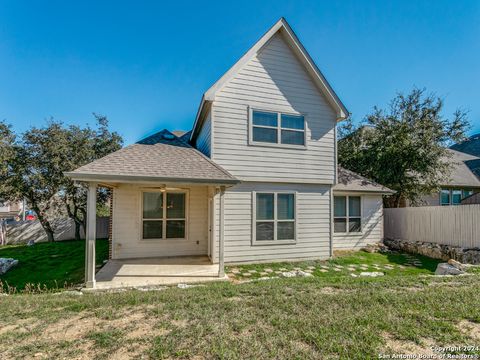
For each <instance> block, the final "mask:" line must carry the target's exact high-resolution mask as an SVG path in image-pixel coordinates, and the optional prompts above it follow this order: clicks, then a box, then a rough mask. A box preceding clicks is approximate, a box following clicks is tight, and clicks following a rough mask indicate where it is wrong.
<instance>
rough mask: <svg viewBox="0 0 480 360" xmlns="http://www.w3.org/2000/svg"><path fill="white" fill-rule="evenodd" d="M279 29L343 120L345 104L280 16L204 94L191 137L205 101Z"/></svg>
mask: <svg viewBox="0 0 480 360" xmlns="http://www.w3.org/2000/svg"><path fill="white" fill-rule="evenodd" d="M279 31H281V32H282V34H283V35H284V36H283V38H284V40H285V41H286V42H287V43H288V45H289V46H290V48H291V49H292V51H293V53H294V54H295V55H296V56H297V58H298V59H299V60H300V62H301V63H302V65H303V66H304V67H305V70H306V71H307V73H308V74H309V75H310V77H311V78H312V80H313V82H314V83H315V85H316V86H317V87H318V89H319V90H320V91H321V92H322V93H323V94H324V95H325V97H326V99H327V101H328V102H329V104H330V105H331V106H332V107H333V108H334V109H335V111H336V114H337V119H338V120H339V121H340V120H344V119H346V118H347V117H348V116H349V112H348V110H347V108H346V107H345V105H344V104H343V103H342V101H341V100H340V98H339V97H338V96H337V94H336V93H335V91H334V90H333V88H332V87H331V86H330V84H329V83H328V81H327V79H326V78H325V76H323V74H322V72H321V71H320V69H319V68H318V67H317V65H316V64H315V62H314V61H313V59H312V58H311V57H310V55H309V54H308V52H307V50H306V49H305V48H304V46H303V45H302V43H301V42H300V40H299V39H298V37H297V35H296V34H295V33H294V31H293V30H292V28H291V27H290V25H289V24H288V22H287V20H286V19H285V18H284V17H281V18H280V19H279V20H278V21H277V22H275V24H274V25H273V26H272V27H271V28H270V29H269V30H268V31H267V32H266V33H265V34H263V35H262V37H261V38H260V39H259V40H258V41H257V42H256V43H255V44H254V45H253V46H252V47H251V48H250V49H248V51H247V52H246V53H245V54H243V56H242V57H241V58H240V59H239V60H238V61H237V62H236V63H235V64H234V65H233V66H232V67H231V68H230V69H228V70H227V72H225V73H224V74H223V75H222V76H221V77H220V79H218V80H217V81H216V82H215V83H214V84H213V85H212V86H211V87H210V88H209V89H208V90H207V91H206V92H205V93H204V94H203V97H202V100H201V102H200V107H199V109H198V112H197V116H196V119H195V123H194V126H193V131H192V137H191V138H193V137H194V135H195V134H196V131H195V130H196V127H197V125H198V123H199V120H201V113H202V109H203V106H204V104H205V103H209V102H212V101H213V100H214V99H215V95H216V94H217V92H218V91H220V90H221V89H222V88H223V86H224V85H225V84H227V83H228V81H229V80H231V79H232V78H233V77H234V76H235V75H236V74H237V73H238V71H239V70H240V69H241V68H242V67H243V66H244V65H245V64H246V63H247V62H248V61H249V60H250V59H252V58H253V57H254V56H255V55H256V54H257V53H258V52H259V51H260V50H261V49H262V48H263V47H264V46H265V45H266V44H267V43H268V42H269V40H270V39H271V38H272V37H273V36H274V35H275V34H277V33H278V32H279Z"/></svg>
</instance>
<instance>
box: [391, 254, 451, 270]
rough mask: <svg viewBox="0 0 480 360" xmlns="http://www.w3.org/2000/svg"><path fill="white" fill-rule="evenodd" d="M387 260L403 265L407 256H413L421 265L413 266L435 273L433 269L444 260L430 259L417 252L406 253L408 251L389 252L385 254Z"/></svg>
mask: <svg viewBox="0 0 480 360" xmlns="http://www.w3.org/2000/svg"><path fill="white" fill-rule="evenodd" d="M385 255H386V257H387V259H388V261H389V262H391V263H394V264H398V265H405V263H407V257H408V256H411V257H413V258H416V259H418V260H419V261H420V262H421V263H422V265H421V266H415V267H416V268H418V269H423V270H428V271H429V272H431V273H435V270H436V269H437V265H438V264H439V263H441V262H444V261H443V260H439V259H432V258H429V257H427V256H423V255H419V254H408V253H401V252H391V253H387V254H385Z"/></svg>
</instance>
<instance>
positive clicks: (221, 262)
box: [218, 186, 225, 278]
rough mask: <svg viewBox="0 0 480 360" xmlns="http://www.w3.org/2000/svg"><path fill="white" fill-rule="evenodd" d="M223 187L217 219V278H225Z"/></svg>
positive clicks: (223, 188) (221, 188) (222, 188)
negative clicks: (218, 217)
mask: <svg viewBox="0 0 480 360" xmlns="http://www.w3.org/2000/svg"><path fill="white" fill-rule="evenodd" d="M224 213H225V186H221V187H220V219H219V224H218V225H219V234H218V277H220V278H223V277H224V276H225V262H224V244H225V239H224V232H225V231H224V228H225V214H224Z"/></svg>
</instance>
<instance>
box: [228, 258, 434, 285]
mask: <svg viewBox="0 0 480 360" xmlns="http://www.w3.org/2000/svg"><path fill="white" fill-rule="evenodd" d="M440 262H442V260H436V259H432V258H428V257H425V256H422V255H411V254H406V253H399V252H391V253H386V254H381V253H367V252H363V251H356V252H344V253H343V254H342V255H340V256H335V257H334V258H333V259H331V260H327V261H302V262H284V263H274V264H251V265H241V266H229V267H227V268H226V272H227V274H228V276H229V277H230V278H232V279H236V280H239V281H242V280H248V279H259V278H272V277H278V276H281V274H282V273H283V272H288V271H293V270H302V271H306V272H309V273H311V274H312V275H313V276H315V277H325V278H329V279H330V280H331V281H336V280H338V279H341V278H342V277H345V276H351V277H357V276H360V274H361V273H362V272H382V273H384V275H385V276H406V275H417V276H418V275H422V274H423V275H431V274H434V273H435V269H436V268H437V265H438V263H440Z"/></svg>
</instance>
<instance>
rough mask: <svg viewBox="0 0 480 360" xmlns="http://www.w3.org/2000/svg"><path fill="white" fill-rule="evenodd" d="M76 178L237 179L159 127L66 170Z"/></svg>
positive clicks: (187, 180)
mask: <svg viewBox="0 0 480 360" xmlns="http://www.w3.org/2000/svg"><path fill="white" fill-rule="evenodd" d="M67 175H68V176H70V177H71V178H73V179H76V180H91V179H105V180H115V178H122V179H132V180H135V179H142V180H147V179H150V178H151V179H152V180H158V181H161V180H164V181H182V180H183V181H185V182H193V183H218V184H221V183H224V184H231V183H237V182H239V181H238V180H237V179H236V178H234V177H233V176H232V175H230V173H228V172H227V171H226V170H224V169H223V168H221V167H220V166H219V165H217V164H216V163H214V162H213V161H211V160H210V159H209V158H207V157H206V156H205V155H203V154H202V153H201V152H199V151H198V150H196V149H194V148H193V147H192V146H190V145H189V144H188V143H187V142H185V141H182V140H181V139H180V138H178V137H177V136H175V135H174V134H172V133H171V132H169V131H168V130H162V131H160V132H158V133H156V134H154V135H152V136H149V137H147V138H145V139H143V140H141V141H139V142H137V143H136V144H133V145H129V146H127V147H125V148H123V149H120V150H118V151H116V152H114V153H111V154H109V155H107V156H105V157H103V158H101V159H98V160H96V161H93V162H91V163H89V164H87V165H84V166H82V167H80V168H78V169H76V170H74V171H72V172H70V173H67Z"/></svg>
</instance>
